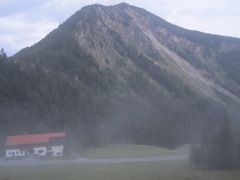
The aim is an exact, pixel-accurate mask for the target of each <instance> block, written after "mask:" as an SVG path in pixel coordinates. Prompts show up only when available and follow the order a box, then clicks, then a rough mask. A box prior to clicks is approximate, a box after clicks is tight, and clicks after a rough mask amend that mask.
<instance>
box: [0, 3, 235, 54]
mask: <svg viewBox="0 0 240 180" xmlns="http://www.w3.org/2000/svg"><path fill="white" fill-rule="evenodd" d="M121 2H123V0H0V48H1V47H3V48H4V49H5V52H6V53H7V55H8V56H11V55H13V54H14V53H16V52H18V51H19V50H21V49H22V48H24V47H27V46H31V45H33V44H34V43H36V42H38V41H39V40H41V39H42V38H44V37H45V36H46V35H47V34H48V33H49V32H50V31H52V30H53V29H55V28H57V27H58V25H59V24H60V23H62V22H64V21H65V20H66V19H67V18H68V17H69V16H71V15H72V14H73V13H74V12H76V11H77V10H79V9H81V8H82V7H83V6H86V5H90V4H96V3H98V4H103V5H114V4H118V3H121ZM124 2H126V3H128V4H131V5H134V6H137V7H141V8H144V9H146V10H148V11H150V12H152V13H154V14H156V15H158V16H159V17H161V18H163V19H165V20H167V21H169V22H171V23H173V24H176V25H179V26H181V27H184V28H187V29H192V30H198V31H202V32H208V33H212V34H219V35H226V36H233V37H239V38H240V0H125V1H124Z"/></svg>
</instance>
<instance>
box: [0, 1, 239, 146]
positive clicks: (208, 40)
mask: <svg viewBox="0 0 240 180" xmlns="http://www.w3.org/2000/svg"><path fill="white" fill-rule="evenodd" d="M239 55H240V39H238V38H232V37H224V36H218V35H211V34H206V33H201V32H197V31H190V30H187V29H184V28H181V27H178V26H175V25H173V24H170V23H168V22H166V21H165V20H163V19H161V18H159V17H157V16H155V15H154V14H151V13H149V12H147V11H146V10H144V9H140V8H137V7H134V6H131V5H128V4H126V3H121V4H118V5H115V6H102V5H91V6H86V7H84V8H82V9H81V10H79V11H77V12H76V13H75V14H74V15H73V16H71V17H70V18H69V19H67V20H66V21H65V22H64V23H63V24H61V25H60V26H59V27H58V28H57V29H55V30H54V31H52V32H51V33H49V34H48V35H47V36H46V37H45V38H44V39H42V40H41V41H40V42H38V43H36V44H35V45H33V46H32V47H28V48H25V49H23V50H21V51H20V52H18V53H17V54H16V55H14V56H13V57H11V58H9V60H7V61H6V60H1V63H2V66H1V67H2V70H1V71H0V73H1V74H0V75H1V76H0V77H1V78H0V81H2V83H1V84H5V86H2V87H1V88H0V100H1V108H0V111H1V113H2V114H3V115H4V116H2V119H1V121H0V122H1V124H2V125H4V126H1V127H4V130H3V131H2V132H3V133H2V136H4V135H6V134H8V133H23V132H25V133H26V132H27V133H28V132H36V131H37V132H39V131H57V130H65V131H66V132H68V134H69V136H68V137H69V138H70V139H71V141H73V142H74V143H73V144H76V142H78V143H77V145H79V146H83V147H87V146H96V145H102V144H106V143H112V142H114V143H115V142H117V143H141V144H151V145H161V146H165V147H169V148H173V147H176V146H178V145H180V144H183V143H190V142H198V141H200V140H201V137H202V135H203V134H204V133H207V132H209V131H211V129H212V128H214V126H216V124H218V123H219V122H221V121H223V119H224V118H227V117H229V114H228V112H227V107H228V106H230V105H231V106H232V105H234V106H238V105H239V103H240V80H239V79H240V78H239V77H240V74H239V72H240V60H239V57H240V56H239ZM9 61H10V62H9ZM3 72H4V73H3ZM13 114H15V115H13ZM230 116H231V115H230ZM22 124H24V126H22Z"/></svg>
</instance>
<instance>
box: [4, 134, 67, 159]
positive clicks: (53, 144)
mask: <svg viewBox="0 0 240 180" xmlns="http://www.w3.org/2000/svg"><path fill="white" fill-rule="evenodd" d="M64 139H65V133H64V132H57V133H44V134H30V135H16V136H8V137H7V138H6V144H5V147H6V156H5V158H6V159H23V158H26V157H30V156H34V157H61V156H63V155H64Z"/></svg>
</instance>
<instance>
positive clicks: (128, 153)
mask: <svg viewBox="0 0 240 180" xmlns="http://www.w3.org/2000/svg"><path fill="white" fill-rule="evenodd" d="M189 151H190V145H184V146H182V147H180V148H178V149H176V150H168V149H165V148H161V147H155V146H146V145H130V144H128V145H127V144H116V145H109V146H107V147H102V148H95V149H88V150H87V151H85V152H83V154H82V155H83V156H84V157H87V158H107V159H108V158H128V157H157V156H171V155H183V154H189Z"/></svg>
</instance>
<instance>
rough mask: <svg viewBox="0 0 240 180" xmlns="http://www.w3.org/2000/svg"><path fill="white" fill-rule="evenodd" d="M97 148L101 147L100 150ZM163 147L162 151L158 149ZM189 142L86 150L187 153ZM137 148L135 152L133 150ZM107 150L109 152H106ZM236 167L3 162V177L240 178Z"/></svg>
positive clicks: (112, 154) (92, 154) (98, 154)
mask: <svg viewBox="0 0 240 180" xmlns="http://www.w3.org/2000/svg"><path fill="white" fill-rule="evenodd" d="M97 150H98V151H97ZM158 151H160V152H158ZM188 151H189V146H183V147H181V148H179V149H177V150H174V151H169V150H166V149H162V148H159V147H149V146H135V145H114V146H109V147H105V148H98V149H91V150H89V151H86V152H85V155H87V156H88V157H89V158H104V157H106V158H119V157H133V156H134V157H142V156H150V155H151V156H160V155H167V156H168V155H173V154H177V155H178V154H186V153H187V152H188ZM134 152H135V153H134ZM107 154H108V155H107ZM239 179H240V169H238V170H234V171H215V170H203V169H201V170H200V169H196V168H194V167H191V165H190V164H189V162H188V161H187V160H182V161H163V162H151V163H120V164H58V165H38V166H11V167H10V166H0V180H239Z"/></svg>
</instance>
